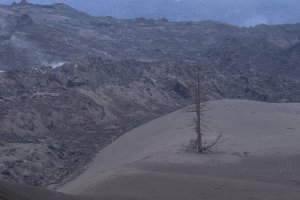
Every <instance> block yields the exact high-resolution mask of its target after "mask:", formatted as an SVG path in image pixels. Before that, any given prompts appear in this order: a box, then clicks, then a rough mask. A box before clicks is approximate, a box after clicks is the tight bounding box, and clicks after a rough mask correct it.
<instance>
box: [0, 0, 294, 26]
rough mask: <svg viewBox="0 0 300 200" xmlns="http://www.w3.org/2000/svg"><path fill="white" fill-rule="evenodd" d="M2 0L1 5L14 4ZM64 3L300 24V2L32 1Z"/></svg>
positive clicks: (94, 11) (88, 8) (124, 12)
mask: <svg viewBox="0 0 300 200" xmlns="http://www.w3.org/2000/svg"><path fill="white" fill-rule="evenodd" d="M12 2H13V1H12V0H0V3H12ZM29 2H31V3H38V4H51V3H58V2H63V3H66V4H68V5H71V6H72V7H74V8H76V9H79V10H81V11H84V12H87V13H89V14H91V15H96V16H113V17H117V18H136V17H146V18H163V17H164V18H167V19H170V20H175V21H198V20H207V19H210V20H218V21H223V22H226V23H230V24H235V25H240V26H253V25H256V24H262V23H265V24H279V23H298V22H300V12H299V11H300V0H29Z"/></svg>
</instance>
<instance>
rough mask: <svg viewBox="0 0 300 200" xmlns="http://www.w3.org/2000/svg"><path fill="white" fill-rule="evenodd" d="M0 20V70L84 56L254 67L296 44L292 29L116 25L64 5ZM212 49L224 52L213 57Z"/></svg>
mask: <svg viewBox="0 0 300 200" xmlns="http://www.w3.org/2000/svg"><path fill="white" fill-rule="evenodd" d="M0 17H1V20H0V25H1V26H0V69H8V68H16V67H18V68H20V67H32V66H34V65H36V66H40V65H46V64H55V63H57V62H65V61H70V60H73V59H74V58H77V57H80V56H86V55H90V56H101V57H102V58H110V59H128V58H129V59H138V60H159V59H162V58H170V57H173V56H176V57H180V58H185V59H190V60H205V59H212V58H213V59H216V60H217V59H223V60H225V61H227V62H229V63H231V62H233V63H237V64H238V65H241V64H243V63H247V64H249V65H250V66H256V65H260V64H261V62H264V61H266V60H265V59H266V57H277V56H278V55H281V54H282V53H283V52H285V51H286V48H289V47H291V46H292V45H295V44H297V43H298V42H299V41H300V36H299V35H300V34H299V33H300V26H299V25H298V24H296V25H280V26H265V25H261V26H257V27H255V28H238V27H235V26H230V25H226V24H223V23H218V22H212V21H204V22H177V23H175V22H168V21H166V20H146V19H143V18H139V19H135V20H117V19H114V18H110V17H93V16H89V15H87V14H85V13H82V12H79V11H76V10H74V9H72V8H70V7H68V6H66V5H64V4H54V5H44V6H42V5H32V4H28V5H25V6H22V5H18V4H14V5H12V6H4V5H1V6H0ZM262 47H263V48H262ZM218 49H219V50H226V51H225V52H224V53H223V51H221V53H220V55H219V54H216V52H215V51H216V50H218ZM227 50H228V51H227ZM229 50H230V51H229ZM217 52H218V51H217ZM212 56H213V57H212ZM239 58H243V59H244V58H247V59H246V60H242V62H241V59H239ZM277 65H278V63H277Z"/></svg>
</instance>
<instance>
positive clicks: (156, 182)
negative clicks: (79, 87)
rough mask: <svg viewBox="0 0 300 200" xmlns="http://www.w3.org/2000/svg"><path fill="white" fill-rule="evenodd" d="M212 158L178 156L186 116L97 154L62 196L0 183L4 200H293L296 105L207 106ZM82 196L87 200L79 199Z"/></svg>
mask: <svg viewBox="0 0 300 200" xmlns="http://www.w3.org/2000/svg"><path fill="white" fill-rule="evenodd" d="M208 108H209V111H207V113H206V116H205V118H206V120H207V124H206V125H207V130H206V133H205V140H206V141H207V142H210V141H212V140H213V139H214V138H215V137H216V136H217V135H218V134H219V133H222V134H223V137H222V139H221V141H220V143H219V144H218V146H217V147H216V148H215V149H214V152H213V153H208V154H205V155H198V154H195V153H187V152H185V151H184V145H185V144H187V143H188V142H189V140H190V139H191V138H194V137H195V134H194V132H193V130H192V127H191V126H190V124H192V118H193V114H192V113H188V112H186V109H183V110H179V111H176V112H174V113H171V114H169V115H166V116H163V117H161V118H159V119H156V120H154V121H151V122H149V123H147V124H145V125H143V126H140V127H138V128H136V129H134V130H132V131H130V132H128V133H127V134H125V135H123V136H122V137H120V138H119V139H117V140H116V141H115V142H114V143H113V144H111V145H109V146H107V147H106V148H105V149H104V150H102V151H101V152H99V153H98V154H97V156H96V157H95V159H94V160H93V162H91V163H90V165H89V166H88V167H87V170H86V171H85V172H84V173H83V174H82V175H81V176H79V177H78V178H77V179H75V180H74V181H72V182H70V183H68V184H66V185H64V186H63V187H62V188H60V189H59V191H60V192H63V193H66V194H68V195H64V194H62V193H58V192H53V191H49V190H45V189H38V188H32V187H27V186H25V187H24V186H20V185H12V184H8V183H5V182H0V199H4V200H40V199H43V200H54V199H55V200H73V199H75V200H76V199H78V200H79V199H80V200H85V199H88V200H102V199H103V200H153V199H155V200H171V199H172V200H201V199H204V200H221V199H222V200H299V199H300V145H299V143H300V104H267V103H261V102H252V101H239V100H223V101H214V102H210V103H209V104H208ZM87 196H88V198H87Z"/></svg>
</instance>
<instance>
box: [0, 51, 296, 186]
mask: <svg viewBox="0 0 300 200" xmlns="http://www.w3.org/2000/svg"><path fill="white" fill-rule="evenodd" d="M197 66H198V65H197V64H193V63H190V62H183V61H176V60H172V61H168V60H166V61H160V62H139V61H111V60H101V59H100V58H97V57H88V58H84V59H79V60H77V61H74V62H69V63H66V64H64V65H63V66H61V67H57V68H54V69H53V68H51V67H44V68H39V69H27V70H11V71H7V72H3V73H1V74H0V126H1V130H0V138H1V141H2V142H1V145H0V150H1V153H0V171H1V177H2V178H3V179H7V180H11V181H15V182H21V183H27V184H30V185H39V186H49V185H52V184H54V185H56V184H58V183H61V182H63V181H65V180H67V179H69V178H72V177H74V176H76V175H77V174H78V173H79V172H80V171H81V170H82V168H83V166H84V165H85V164H86V163H87V162H88V161H89V160H90V159H91V158H92V157H93V156H94V154H95V153H96V152H97V151H98V150H99V149H101V148H102V147H104V146H105V145H107V144H109V143H110V142H112V141H113V140H114V139H115V138H116V137H118V136H119V135H121V134H122V133H123V132H124V131H126V130H129V129H131V128H133V127H135V126H137V125H141V124H143V123H145V122H147V121H149V120H150V119H153V118H156V117H158V116H161V115H163V114H166V113H168V112H170V111H173V110H175V109H177V108H180V107H182V106H185V105H187V104H188V103H190V102H191V85H192V82H193V77H194V74H195V68H196V67H197ZM253 70H255V69H252V71H253ZM203 71H204V73H205V75H206V87H207V92H208V97H209V98H210V99H218V98H243V99H254V100H265V101H284V100H285V101H288V100H298V99H299V96H300V94H299V91H297V88H299V87H297V88H295V89H291V90H286V88H287V87H286V84H287V85H291V84H292V83H291V82H289V81H288V80H285V79H284V78H282V79H281V78H278V77H277V78H275V77H274V78H273V79H271V78H269V76H264V74H262V75H261V74H260V73H259V72H258V71H253V72H252V73H253V74H257V76H251V75H249V76H244V75H241V74H239V73H238V72H235V71H232V72H231V74H229V73H227V72H226V71H225V72H224V71H219V70H217V69H213V70H212V69H210V68H209V67H208V68H203ZM250 71H251V69H249V71H246V72H247V73H249V74H250ZM226 73H227V74H226ZM295 84H296V85H297V86H298V85H299V84H298V83H295ZM284 97H285V98H290V99H284Z"/></svg>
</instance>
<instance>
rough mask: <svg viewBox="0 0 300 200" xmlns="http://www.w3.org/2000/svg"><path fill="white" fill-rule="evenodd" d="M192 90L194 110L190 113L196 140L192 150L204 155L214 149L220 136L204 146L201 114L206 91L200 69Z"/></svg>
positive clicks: (204, 108)
mask: <svg viewBox="0 0 300 200" xmlns="http://www.w3.org/2000/svg"><path fill="white" fill-rule="evenodd" d="M193 85H194V86H193V89H194V102H195V108H194V109H193V110H192V111H191V112H195V114H196V117H195V119H194V126H195V131H196V134H197V138H196V140H195V142H194V149H195V150H197V152H198V153H204V152H205V151H208V150H210V149H211V148H212V147H214V146H215V145H216V144H217V143H218V141H219V140H220V139H221V137H222V134H220V135H219V136H218V137H217V138H216V139H215V141H214V142H212V143H211V144H208V145H207V144H206V143H204V142H203V132H204V130H203V126H204V122H205V121H204V119H203V114H204V112H205V111H206V103H205V102H206V100H207V99H206V91H205V81H204V75H203V74H202V73H201V69H200V68H197V72H196V79H195V83H194V84H193Z"/></svg>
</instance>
